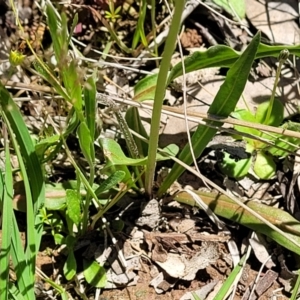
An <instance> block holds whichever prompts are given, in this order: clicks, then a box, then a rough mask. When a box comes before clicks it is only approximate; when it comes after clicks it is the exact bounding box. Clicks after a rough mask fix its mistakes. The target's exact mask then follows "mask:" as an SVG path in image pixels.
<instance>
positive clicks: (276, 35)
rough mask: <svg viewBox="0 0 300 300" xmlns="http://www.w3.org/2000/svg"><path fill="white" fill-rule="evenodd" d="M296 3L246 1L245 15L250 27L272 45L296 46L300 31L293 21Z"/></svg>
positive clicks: (296, 14) (287, 0)
mask: <svg viewBox="0 0 300 300" xmlns="http://www.w3.org/2000/svg"><path fill="white" fill-rule="evenodd" d="M295 5H296V1H289V0H286V1H280V2H277V1H259V2H258V1H256V0H246V14H247V17H248V18H249V20H250V22H251V23H252V25H254V26H255V27H256V28H257V29H259V30H261V31H262V32H263V33H264V34H265V35H266V36H267V37H268V39H269V40H270V41H271V42H273V43H282V44H289V45H291V44H297V43H299V41H300V37H299V36H300V30H299V27H298V25H297V24H296V22H295V20H296V18H298V13H297V11H296V10H295V9H294V6H295ZM296 9H297V8H296Z"/></svg>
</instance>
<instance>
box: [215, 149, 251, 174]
mask: <svg viewBox="0 0 300 300" xmlns="http://www.w3.org/2000/svg"><path fill="white" fill-rule="evenodd" d="M251 162H252V157H249V158H246V159H240V160H239V161H235V160H234V159H232V158H230V155H229V154H228V153H227V152H224V158H223V161H222V162H221V163H219V164H218V166H219V168H220V170H221V171H222V172H223V173H224V174H226V175H227V176H229V177H231V178H235V179H241V178H243V177H245V176H246V175H247V174H248V171H249V169H250V167H251Z"/></svg>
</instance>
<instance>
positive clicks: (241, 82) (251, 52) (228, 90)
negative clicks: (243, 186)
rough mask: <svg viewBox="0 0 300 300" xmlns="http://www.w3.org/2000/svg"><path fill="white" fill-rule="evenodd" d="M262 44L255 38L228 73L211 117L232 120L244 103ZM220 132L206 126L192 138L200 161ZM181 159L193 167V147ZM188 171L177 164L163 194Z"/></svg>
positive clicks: (187, 148) (181, 154) (215, 123)
mask: <svg viewBox="0 0 300 300" xmlns="http://www.w3.org/2000/svg"><path fill="white" fill-rule="evenodd" d="M259 42H260V33H257V34H256V36H255V37H254V38H253V40H252V41H251V43H250V44H249V46H248V47H247V49H246V50H245V51H244V52H243V54H242V55H241V57H240V58H239V59H238V60H237V61H236V62H235V63H234V64H233V66H232V67H231V68H230V70H229V71H228V72H227V76H226V79H225V82H224V83H223V84H222V86H221V87H220V89H219V91H218V93H217V95H216V97H215V99H214V101H213V103H212V104H211V106H210V108H209V110H208V114H212V115H216V116H221V117H228V116H229V114H230V113H231V112H233V111H234V109H235V106H236V104H237V102H238V100H239V99H240V96H241V94H242V92H243V90H244V87H245V85H246V82H247V79H248V75H249V72H250V70H251V67H252V63H253V61H254V58H255V55H256V51H257V48H258V45H259ZM206 122H207V124H210V125H214V126H221V125H222V123H219V122H212V121H206ZM216 132H217V129H214V128H210V127H207V126H205V125H200V126H198V128H197V130H196V132H195V133H194V134H193V136H192V145H193V149H194V153H195V156H196V157H199V156H200V154H201V153H202V151H203V150H204V149H205V147H206V145H207V144H208V143H209V141H210V140H211V139H212V138H213V136H214V135H215V134H216ZM179 159H180V160H181V161H183V162H185V163H186V164H188V165H189V164H191V163H192V161H193V159H192V155H191V150H190V147H189V145H186V146H185V148H184V149H183V150H182V152H181V153H180V155H179ZM183 171H184V168H183V167H182V166H180V165H179V164H175V165H174V166H173V168H172V170H171V172H170V173H169V175H168V176H167V178H166V179H165V181H164V182H163V184H162V185H161V187H160V189H159V194H160V195H161V194H162V193H164V192H165V191H166V190H167V189H168V188H169V186H170V185H171V184H172V183H173V182H174V181H175V180H176V179H177V178H179V176H180V174H182V172H183Z"/></svg>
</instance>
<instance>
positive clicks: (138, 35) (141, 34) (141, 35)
mask: <svg viewBox="0 0 300 300" xmlns="http://www.w3.org/2000/svg"><path fill="white" fill-rule="evenodd" d="M146 10H147V1H146V0H142V1H141V3H140V11H139V19H138V22H137V26H136V30H135V32H134V35H133V39H132V47H131V48H132V49H135V48H136V46H137V44H138V43H139V41H140V39H141V40H142V43H143V45H144V47H147V46H148V42H147V39H146V36H145V30H144V22H145V17H146Z"/></svg>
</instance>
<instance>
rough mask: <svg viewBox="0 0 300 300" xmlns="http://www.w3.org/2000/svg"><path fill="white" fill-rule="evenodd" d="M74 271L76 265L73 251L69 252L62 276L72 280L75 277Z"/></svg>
mask: <svg viewBox="0 0 300 300" xmlns="http://www.w3.org/2000/svg"><path fill="white" fill-rule="evenodd" d="M76 269H77V263H76V259H75V255H74V252H73V251H70V252H69V254H68V257H67V260H66V262H65V264H64V268H63V271H64V275H65V277H66V279H67V280H72V278H73V277H74V276H75V275H76Z"/></svg>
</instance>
